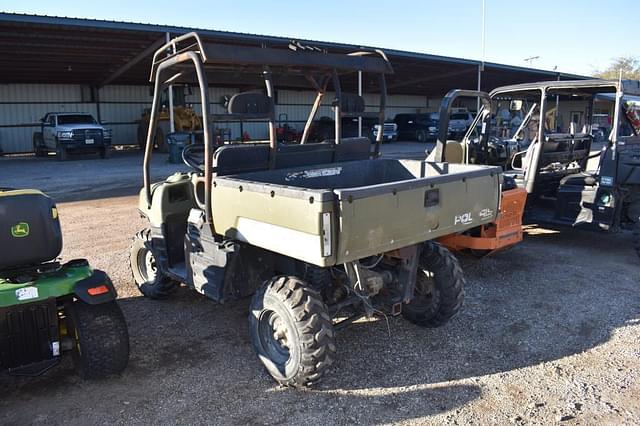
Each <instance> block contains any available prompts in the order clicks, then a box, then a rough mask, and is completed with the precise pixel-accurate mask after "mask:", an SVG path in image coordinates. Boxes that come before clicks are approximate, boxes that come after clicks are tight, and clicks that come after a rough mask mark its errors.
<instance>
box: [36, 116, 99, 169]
mask: <svg viewBox="0 0 640 426" xmlns="http://www.w3.org/2000/svg"><path fill="white" fill-rule="evenodd" d="M40 121H41V125H40V131H39V132H34V134H33V151H34V152H35V154H36V156H38V157H44V156H46V155H47V154H48V153H49V152H55V153H56V156H57V157H58V160H60V161H64V160H66V159H67V158H68V154H69V153H70V152H97V153H99V154H100V157H101V158H107V157H108V156H109V152H110V150H111V130H109V129H105V128H104V127H103V126H102V125H101V124H100V123H98V122H97V121H96V119H95V118H93V116H92V115H91V114H88V113H83V112H49V113H47V114H45V116H44V117H43V118H42V120H40Z"/></svg>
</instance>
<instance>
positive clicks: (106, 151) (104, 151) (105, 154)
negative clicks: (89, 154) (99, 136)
mask: <svg viewBox="0 0 640 426" xmlns="http://www.w3.org/2000/svg"><path fill="white" fill-rule="evenodd" d="M109 157H111V148H109V147H108V146H105V147H104V148H100V158H102V159H106V158H109Z"/></svg>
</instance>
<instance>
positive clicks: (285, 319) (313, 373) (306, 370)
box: [249, 276, 336, 388]
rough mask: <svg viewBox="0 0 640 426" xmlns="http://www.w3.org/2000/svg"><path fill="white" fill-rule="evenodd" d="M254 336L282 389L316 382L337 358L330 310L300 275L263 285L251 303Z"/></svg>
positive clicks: (259, 355) (260, 356) (250, 323)
mask: <svg viewBox="0 0 640 426" xmlns="http://www.w3.org/2000/svg"><path fill="white" fill-rule="evenodd" d="M249 332H250V335H251V342H252V344H253V347H254V349H255V351H256V353H257V354H258V358H259V359H260V361H262V363H263V365H264V366H265V368H266V369H267V371H268V372H269V374H270V375H271V376H272V377H273V378H274V379H275V380H276V381H277V382H278V383H279V384H280V385H282V386H292V387H296V388H302V387H305V386H310V385H312V384H314V383H316V382H317V381H318V380H320V378H322V376H323V375H324V374H325V373H326V371H327V370H328V369H329V367H330V365H331V364H332V363H333V360H334V358H335V353H336V346H335V341H334V331H333V323H332V321H331V317H330V316H329V313H328V310H327V307H326V305H325V304H324V302H323V301H322V298H321V297H320V294H319V293H318V292H317V291H315V290H313V289H311V288H310V287H309V285H308V284H307V283H306V282H304V281H302V280H301V279H299V278H296V277H291V276H277V277H274V278H272V279H271V280H268V281H266V282H265V283H264V284H263V286H262V287H261V288H260V290H258V292H257V293H256V294H255V295H254V296H253V299H252V301H251V312H250V313H249Z"/></svg>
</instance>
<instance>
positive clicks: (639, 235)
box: [632, 220, 640, 257]
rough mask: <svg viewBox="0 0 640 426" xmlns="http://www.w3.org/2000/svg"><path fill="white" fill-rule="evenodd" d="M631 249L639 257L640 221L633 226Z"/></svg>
mask: <svg viewBox="0 0 640 426" xmlns="http://www.w3.org/2000/svg"><path fill="white" fill-rule="evenodd" d="M632 238H633V240H632V241H633V248H634V249H635V250H636V254H637V255H638V256H639V257H640V220H638V221H637V222H636V223H634V224H633V237H632Z"/></svg>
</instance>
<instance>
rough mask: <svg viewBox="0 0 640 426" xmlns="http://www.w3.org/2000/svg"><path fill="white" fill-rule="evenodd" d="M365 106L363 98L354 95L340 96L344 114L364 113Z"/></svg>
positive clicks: (345, 94)
mask: <svg viewBox="0 0 640 426" xmlns="http://www.w3.org/2000/svg"><path fill="white" fill-rule="evenodd" d="M364 108H365V104H364V99H363V98H362V96H358V95H355V94H353V93H343V94H342V96H340V110H341V112H342V113H344V114H358V113H361V112H364Z"/></svg>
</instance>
